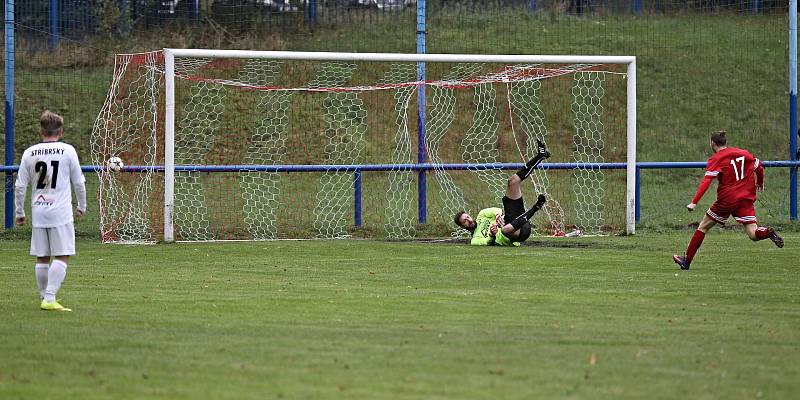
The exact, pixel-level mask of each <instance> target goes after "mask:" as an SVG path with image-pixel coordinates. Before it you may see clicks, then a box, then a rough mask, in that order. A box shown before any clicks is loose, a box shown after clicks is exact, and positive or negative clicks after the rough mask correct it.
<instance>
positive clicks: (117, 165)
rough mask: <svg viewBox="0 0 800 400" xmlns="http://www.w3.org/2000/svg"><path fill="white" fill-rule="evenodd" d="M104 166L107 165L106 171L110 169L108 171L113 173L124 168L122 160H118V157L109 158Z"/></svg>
mask: <svg viewBox="0 0 800 400" xmlns="http://www.w3.org/2000/svg"><path fill="white" fill-rule="evenodd" d="M106 165H108V169H110V170H112V171H114V172H119V171H122V167H124V166H125V164H124V163H123V162H122V159H121V158H119V157H111V158H109V159H108V162H107V163H106Z"/></svg>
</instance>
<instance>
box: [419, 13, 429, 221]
mask: <svg viewBox="0 0 800 400" xmlns="http://www.w3.org/2000/svg"><path fill="white" fill-rule="evenodd" d="M425 30H426V26H425V0H417V53H418V54H425V51H426V50H425ZM425 77H426V73H425V63H424V62H418V63H417V81H419V82H425V79H426V78H425ZM426 108H427V107H426V103H425V84H424V83H422V84H419V85H417V139H418V143H419V146H418V151H417V162H419V163H420V164H421V163H424V162H425V159H426V158H427V154H426V153H427V152H426V149H425V109H426ZM418 176H419V178H418V179H417V193H418V199H417V206H418V209H419V223H420V224H424V223H426V222H427V219H428V216H427V213H428V211H427V193H426V192H427V190H428V189H427V186H428V185H427V178H426V175H425V170H420V171H419V173H418Z"/></svg>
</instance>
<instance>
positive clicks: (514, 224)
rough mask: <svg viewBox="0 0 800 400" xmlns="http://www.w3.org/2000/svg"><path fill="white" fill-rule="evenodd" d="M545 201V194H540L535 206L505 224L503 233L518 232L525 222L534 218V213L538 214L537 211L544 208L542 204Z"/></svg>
mask: <svg viewBox="0 0 800 400" xmlns="http://www.w3.org/2000/svg"><path fill="white" fill-rule="evenodd" d="M545 201H546V198H545V197H544V195H543V194H540V195H539V197H538V199H537V201H536V204H534V205H533V207H531V208H530V209H528V210H527V211H525V212H524V213H522V215H520V216H518V217H516V218H514V220H512V221H511V222H509V223H507V224H506V225H505V226H503V234H506V233H512V232H516V231H518V230H520V229H522V227H523V226H524V225H525V224H527V223H528V221H530V219H531V218H533V214H536V212H537V211H539V210H541V209H542V206H543V205H544V202H545Z"/></svg>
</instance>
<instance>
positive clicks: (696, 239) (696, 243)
mask: <svg viewBox="0 0 800 400" xmlns="http://www.w3.org/2000/svg"><path fill="white" fill-rule="evenodd" d="M705 238H706V234H705V233H703V231H701V230H699V229H698V230H696V231H694V235H692V240H690V241H689V247H687V248H686V262H688V263H690V262H692V259H693V258H694V255H695V253H697V249H699V248H700V245H701V244H703V239H705Z"/></svg>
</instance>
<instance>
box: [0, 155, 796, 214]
mask: <svg viewBox="0 0 800 400" xmlns="http://www.w3.org/2000/svg"><path fill="white" fill-rule="evenodd" d="M763 165H764V167H765V168H790V169H797V167H800V160H778V161H763ZM523 166H524V164H522V163H486V164H465V163H454V164H432V163H417V164H341V165H334V164H322V165H176V166H175V171H181V172H209V173H220V172H242V171H248V172H253V171H256V172H352V173H353V219H354V221H355V226H362V224H363V212H362V208H363V202H362V197H363V183H362V182H363V179H362V178H363V173H364V172H376V171H409V172H412V171H420V172H422V171H432V170H448V171H457V170H462V171H463V170H468V171H484V170H517V169H520V168H522V167H523ZM705 167H706V162H705V161H686V162H663V161H643V162H638V163H636V187H635V196H636V197H635V198H636V200H635V202H636V207H635V210H636V211H635V218H636V222H639V221H640V215H641V170H643V169H684V168H705ZM81 168H82V170H83V172H98V171H101V170H102V169H104V168H105V167H101V166H97V165H90V166H83V167H81ZM538 168H539V169H544V170H570V169H593V170H606V169H625V168H627V164H626V163H624V162H615V163H544V164H540V165H539V166H538ZM18 169H19V166H17V165H11V166H3V167H0V172H5V173H6V174H13V173H14V172H16V171H17V170H18ZM143 171H153V172H163V171H164V166H163V165H152V166H143V165H131V166H126V167H124V168H123V172H143Z"/></svg>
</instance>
